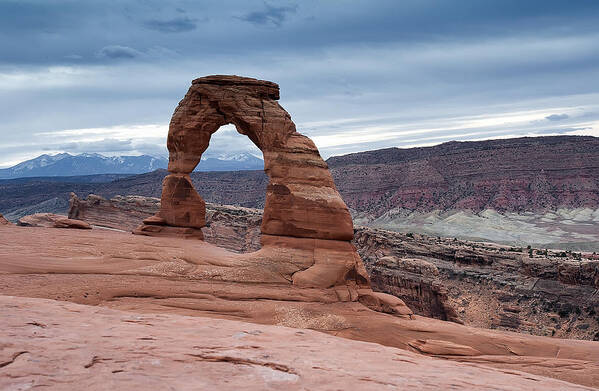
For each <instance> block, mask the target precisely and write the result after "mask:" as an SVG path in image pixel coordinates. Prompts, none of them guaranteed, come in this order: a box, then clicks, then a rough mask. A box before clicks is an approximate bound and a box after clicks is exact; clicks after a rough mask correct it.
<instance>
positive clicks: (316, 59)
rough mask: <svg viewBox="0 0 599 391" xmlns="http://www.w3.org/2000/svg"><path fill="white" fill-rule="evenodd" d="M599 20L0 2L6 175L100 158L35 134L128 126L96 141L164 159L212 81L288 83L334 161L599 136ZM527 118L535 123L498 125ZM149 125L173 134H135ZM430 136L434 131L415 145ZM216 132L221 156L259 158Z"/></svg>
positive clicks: (159, 0) (546, 9) (556, 11)
mask: <svg viewBox="0 0 599 391" xmlns="http://www.w3.org/2000/svg"><path fill="white" fill-rule="evenodd" d="M295 3H297V4H300V6H297V5H294V4H295ZM340 4H343V6H341V5H340ZM598 12H599V2H596V1H586V0H581V1H578V2H571V3H567V4H566V3H565V2H563V1H555V0H545V1H541V0H530V1H526V2H522V1H521V0H503V1H501V2H483V1H474V0H472V1H471V0H464V1H450V0H404V1H401V2H400V1H397V0H380V1H377V2H376V6H373V5H372V1H371V0H354V1H351V2H343V3H340V2H335V1H316V0H305V1H302V2H301V3H299V2H297V1H295V2H293V0H287V1H283V0H281V1H277V2H276V3H275V2H274V1H270V2H268V3H262V2H248V1H242V0H221V1H219V2H194V1H187V0H143V1H140V0H122V1H119V2H115V3H114V4H112V5H111V6H107V5H106V2H105V1H104V0H88V1H85V2H77V1H72V0H53V1H51V2H50V1H37V0H20V1H12V0H10V1H6V0H5V1H2V0H0V35H1V36H2V37H3V39H0V53H1V55H0V101H1V102H2V103H3V104H2V105H0V118H2V123H0V157H1V158H2V159H0V165H3V164H7V163H6V162H14V161H17V160H19V159H22V158H26V157H33V156H31V155H34V154H39V152H40V151H41V150H42V149H43V148H44V147H46V148H49V149H48V151H49V152H59V151H60V149H59V147H66V148H68V147H71V148H88V147H89V148H91V149H93V150H94V151H98V148H100V146H98V145H91V144H90V145H86V144H77V145H75V146H72V145H71V146H70V145H69V144H70V143H87V142H89V137H87V136H85V135H82V134H79V133H77V132H74V133H70V134H68V135H56V134H55V135H46V136H44V137H43V138H42V137H38V134H39V133H40V132H52V131H59V130H64V129H89V128H110V127H114V126H124V127H125V128H127V129H129V130H127V131H124V132H121V133H106V134H104V133H99V134H94V135H93V138H94V139H103V138H106V139H111V138H114V139H115V140H128V139H129V138H131V139H132V140H133V141H132V144H131V145H130V146H126V145H123V144H122V143H121V144H119V143H115V144H113V145H112V147H113V148H115V151H116V149H119V148H132V152H131V153H133V152H134V151H146V150H147V151H150V150H154V151H162V152H164V138H165V137H166V128H167V124H168V121H169V119H170V117H171V115H172V113H173V110H174V109H175V107H176V105H177V102H178V101H179V100H180V99H181V98H182V97H183V95H184V94H185V91H186V90H187V88H188V87H189V85H190V81H191V80H192V79H194V78H196V77H199V76H203V75H207V74H239V75H246V76H250V77H257V78H261V79H267V80H273V81H276V82H277V83H279V85H280V86H281V104H282V105H283V106H284V107H285V109H286V110H287V111H289V113H290V114H291V115H292V116H293V119H294V121H295V122H296V124H297V125H298V130H299V131H301V132H303V133H306V134H307V135H309V136H310V137H312V138H314V139H315V140H317V144H318V145H319V147H322V149H321V150H322V151H323V154H331V153H335V154H340V153H344V152H348V151H357V150H365V149H369V148H383V147H390V146H401V145H418V144H430V143H435V142H442V141H446V140H451V139H452V138H460V139H468V138H477V137H500V136H501V137H507V136H509V135H535V134H548V133H543V132H544V131H546V132H549V133H555V132H558V130H555V129H552V128H557V127H558V126H557V125H561V124H567V126H568V127H570V128H572V129H575V130H574V132H578V133H579V134H580V133H581V132H584V133H589V134H597V133H598V132H599V129H598V127H599V107H598V105H597V102H599V51H597V50H596V49H597V44H596V42H597V41H598V40H599V25H598V24H597V23H596V16H595V15H597V13H598ZM198 15H201V16H202V18H207V19H209V21H210V22H209V23H202V22H201V21H202V20H203V19H199V16H198ZM194 18H195V19H194ZM189 21H191V22H192V23H187V22H189ZM148 22H150V24H149V25H148V24H147V23H148ZM152 22H156V23H152ZM192 24H193V25H194V26H195V27H194V28H192ZM257 26H258V27H262V28H256V27H257ZM274 28H276V33H273V29H274ZM185 29H187V30H185ZM176 32H179V34H177V33H176ZM32 48H35V50H33V49H32ZM32 108H35V109H32ZM33 111H34V112H35V115H32V112H33ZM519 112H525V113H526V119H525V120H522V121H520V120H511V119H509V118H508V119H506V120H504V119H503V116H509V115H512V114H513V115H514V116H515V117H517V116H518V114H517V113H519ZM510 113H512V114H510ZM554 113H555V114H554ZM563 113H568V114H567V115H569V118H563V119H562V121H563V122H549V121H551V118H553V117H552V116H553V115H557V116H560V115H563ZM585 113H586V114H585ZM464 117H467V118H468V121H470V122H477V121H479V122H481V123H482V124H479V125H476V124H475V125H476V126H475V125H472V124H470V123H469V124H467V126H465V125H464V124H463V122H464V121H465V120H464V119H463V118H464ZM546 117H547V118H546ZM485 121H486V122H485ZM152 124H161V125H162V126H164V135H158V133H154V134H153V135H152V137H154V138H151V137H150V136H148V135H147V134H145V133H144V131H140V130H139V129H137V130H136V129H135V125H152ZM489 124H490V125H489ZM554 125H555V126H554ZM548 128H549V129H548ZM419 129H429V130H430V131H427V132H423V133H408V132H414V131H417V130H419ZM361 130H367V132H366V134H363V132H362V133H360V131H361ZM563 132H567V131H566V130H564V131H563ZM592 132H595V133H592ZM219 134H221V132H220V131H219V132H218V133H217V134H216V135H215V139H214V143H212V144H211V146H210V149H211V150H214V151H215V153H218V151H219V149H221V150H223V151H226V150H227V149H232V148H239V149H247V148H251V145H250V146H248V145H246V144H243V143H240V141H239V140H241V139H243V137H242V136H239V135H237V134H235V133H233V134H230V136H231V137H230V138H229V137H228V135H229V134H228V133H227V132H225V133H223V135H224V136H223V137H224V138H223V142H219V140H218V137H217V136H218V135H219ZM348 136H351V137H353V139H352V140H353V141H352V142H351V143H349V142H348V140H347V138H348ZM323 140H324V141H323ZM109 147H111V144H110V143H106V144H105V146H104V147H102V148H109ZM52 148H55V150H52ZM115 151H113V152H115ZM101 152H110V151H101ZM115 153H117V152H115ZM25 155H27V156H25Z"/></svg>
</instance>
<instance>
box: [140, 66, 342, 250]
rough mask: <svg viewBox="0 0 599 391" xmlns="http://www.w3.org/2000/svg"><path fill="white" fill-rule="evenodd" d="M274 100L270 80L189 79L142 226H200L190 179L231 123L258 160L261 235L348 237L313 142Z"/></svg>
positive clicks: (199, 206) (200, 206) (201, 210)
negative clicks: (159, 184)
mask: <svg viewBox="0 0 599 391" xmlns="http://www.w3.org/2000/svg"><path fill="white" fill-rule="evenodd" d="M278 99H279V86H278V85H277V84H276V83H273V82H270V81H265V80H257V79H252V78H247V77H240V76H227V75H215V76H206V77H202V78H199V79H195V80H194V81H193V82H192V85H191V87H190V88H189V90H188V91H187V94H186V95H185V97H184V98H183V99H182V100H181V102H179V105H178V106H177V108H176V109H175V112H174V114H173V117H172V119H171V122H170V126H169V133H168V139H167V147H168V150H169V166H168V170H169V172H170V173H171V174H170V175H169V176H167V177H166V178H165V180H164V183H163V189H162V203H161V209H160V211H159V212H158V214H157V215H156V216H154V217H153V218H151V219H149V220H147V222H148V223H150V224H151V225H163V226H170V227H185V228H188V229H189V228H195V229H198V228H201V227H203V226H204V225H205V217H204V216H205V206H204V201H203V200H202V198H201V197H200V196H199V195H198V193H197V192H196V191H195V189H194V187H193V185H192V184H191V179H190V178H189V174H190V173H191V172H192V171H193V169H194V168H195V167H196V166H197V164H198V163H199V162H200V159H201V157H202V154H203V153H204V151H205V150H206V149H207V148H208V145H209V143H210V137H211V135H212V134H213V133H214V132H216V131H217V130H218V129H219V128H220V127H221V126H223V125H226V124H234V125H235V127H236V128H237V131H238V132H239V133H241V134H244V135H246V136H247V137H249V138H250V139H251V140H252V142H253V143H254V144H255V145H256V146H257V147H258V148H259V149H260V150H261V151H262V153H263V155H264V170H265V172H266V174H267V175H268V177H269V184H268V187H267V189H266V201H265V207H264V215H263V220H262V226H261V230H262V233H263V234H266V235H275V236H290V237H297V238H313V239H327V240H343V241H348V240H351V239H352V238H353V224H352V220H351V216H350V214H349V211H348V209H347V206H346V205H345V203H344V202H343V200H342V199H341V196H340V195H339V193H338V192H337V188H336V187H335V183H334V182H333V178H332V177H331V174H330V172H329V170H328V167H327V164H326V163H325V162H324V160H323V159H322V158H321V156H320V153H319V152H318V149H317V148H316V145H315V144H314V143H313V142H312V140H310V139H309V138H308V137H306V136H304V135H302V134H300V133H298V132H297V131H296V128H295V124H294V123H293V121H292V120H291V116H290V115H289V113H287V111H285V109H283V107H281V105H280V104H279V103H278V102H277V100H278ZM154 229H157V228H154Z"/></svg>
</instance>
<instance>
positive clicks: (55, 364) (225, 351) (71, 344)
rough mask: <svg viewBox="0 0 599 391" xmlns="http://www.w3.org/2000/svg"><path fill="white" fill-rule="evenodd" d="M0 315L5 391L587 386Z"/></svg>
mask: <svg viewBox="0 0 599 391" xmlns="http://www.w3.org/2000/svg"><path fill="white" fill-rule="evenodd" d="M0 311H1V312H2V314H3V316H2V317H0V328H2V330H3V332H2V334H1V335H0V344H1V345H2V350H1V351H0V364H1V365H2V369H1V371H2V376H0V388H2V389H6V390H9V389H21V388H22V387H23V386H24V385H26V386H27V387H31V388H37V387H40V388H41V387H44V388H53V389H87V390H105V389H107V388H111V389H115V390H124V389H127V390H131V389H177V390H197V389H218V390H283V389H284V390H306V389H312V390H316V389H318V390H329V389H330V390H333V389H335V390H350V389H359V390H380V389H381V388H382V387H383V388H393V389H404V388H410V389H412V388H413V389H420V390H438V389H450V388H451V389H468V390H489V389H490V387H492V388H493V389H502V390H503V389H519V390H588V389H589V388H586V387H582V386H577V385H574V384H571V383H566V382H562V381H557V380H554V379H550V378H546V377H541V376H535V375H531V374H528V373H523V372H518V371H513V370H502V369H499V370H498V369H491V368H488V367H482V366H476V365H465V364H459V363H455V362H451V361H444V360H435V359H430V358H427V357H424V356H422V355H418V354H414V353H411V352H408V351H405V350H401V349H396V348H389V347H385V346H381V345H377V344H372V343H364V342H357V341H348V340H342V339H340V338H336V337H333V336H329V335H325V334H322V333H318V332H314V331H310V330H297V329H296V330H294V329H290V328H285V327H275V326H264V325H256V324H249V323H244V322H239V321H231V320H215V319H209V318H197V317H195V318H194V317H186V316H180V315H164V314H160V315H157V314H143V315H140V314H133V313H130V312H122V311H115V310H109V309H105V308H97V307H96V308H94V307H90V306H83V305H77V304H72V303H65V302H57V301H52V300H43V299H26V298H18V297H7V296H0ZM90 330H93V332H90ZM291 346H292V347H293V348H290V347H291ZM314 352H318V354H314ZM356 360H359V362H360V365H356Z"/></svg>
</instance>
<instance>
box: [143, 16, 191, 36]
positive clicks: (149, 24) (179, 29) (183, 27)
mask: <svg viewBox="0 0 599 391" xmlns="http://www.w3.org/2000/svg"><path fill="white" fill-rule="evenodd" d="M143 24H144V26H145V27H146V28H148V29H150V30H156V31H160V32H163V33H183V32H186V31H192V30H195V29H196V28H197V20H195V19H191V18H188V17H186V16H181V17H178V18H173V19H169V20H158V19H152V20H148V21H146V22H144V23H143Z"/></svg>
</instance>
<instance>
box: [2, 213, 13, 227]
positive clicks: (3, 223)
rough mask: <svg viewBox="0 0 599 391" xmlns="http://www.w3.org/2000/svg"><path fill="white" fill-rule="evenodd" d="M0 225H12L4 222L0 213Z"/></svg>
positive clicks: (6, 221)
mask: <svg viewBox="0 0 599 391" xmlns="http://www.w3.org/2000/svg"><path fill="white" fill-rule="evenodd" d="M0 225H12V223H11V222H10V221H8V220H6V219H5V218H4V216H2V213H0Z"/></svg>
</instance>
